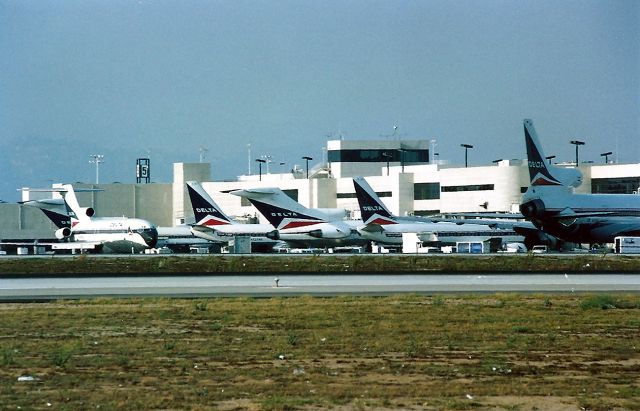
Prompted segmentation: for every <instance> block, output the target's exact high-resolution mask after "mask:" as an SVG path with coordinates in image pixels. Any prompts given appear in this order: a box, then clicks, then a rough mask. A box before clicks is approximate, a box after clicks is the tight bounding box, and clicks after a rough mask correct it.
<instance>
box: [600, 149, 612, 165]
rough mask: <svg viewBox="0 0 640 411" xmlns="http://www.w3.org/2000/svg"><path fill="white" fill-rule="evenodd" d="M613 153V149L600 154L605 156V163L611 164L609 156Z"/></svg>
mask: <svg viewBox="0 0 640 411" xmlns="http://www.w3.org/2000/svg"><path fill="white" fill-rule="evenodd" d="M611 154H613V152H612V151H607V152H606V153H602V154H600V157H604V163H605V164H609V156H610V155H611Z"/></svg>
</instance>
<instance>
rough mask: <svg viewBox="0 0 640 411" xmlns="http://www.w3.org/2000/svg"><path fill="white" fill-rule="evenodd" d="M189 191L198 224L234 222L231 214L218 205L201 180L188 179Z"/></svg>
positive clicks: (210, 225) (217, 224)
mask: <svg viewBox="0 0 640 411" xmlns="http://www.w3.org/2000/svg"><path fill="white" fill-rule="evenodd" d="M187 191H188V192H189V198H190V199H191V207H192V208H193V214H194V216H195V218H196V225H204V226H208V227H213V226H219V225H228V224H232V221H231V219H230V218H229V216H227V215H226V214H225V213H224V212H223V211H222V210H221V209H220V207H218V205H217V204H216V203H215V201H213V199H212V198H211V196H210V195H209V194H208V193H207V192H206V191H205V190H204V188H202V185H201V184H200V183H199V182H197V181H187Z"/></svg>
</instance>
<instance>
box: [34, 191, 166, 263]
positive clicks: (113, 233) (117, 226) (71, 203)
mask: <svg viewBox="0 0 640 411" xmlns="http://www.w3.org/2000/svg"><path fill="white" fill-rule="evenodd" d="M32 191H43V190H32ZM46 191H54V192H58V193H60V194H61V195H62V204H63V205H64V208H65V211H66V212H65V214H61V213H58V212H55V211H52V210H49V209H47V208H46V205H55V204H60V203H59V200H57V201H56V200H55V199H54V200H51V201H49V202H47V201H42V200H41V201H40V202H26V203H25V204H27V205H35V206H37V207H39V208H40V209H41V210H42V211H43V212H44V213H45V215H46V216H47V217H49V219H50V220H51V221H52V222H53V223H54V224H55V225H56V227H58V229H57V230H56V231H55V233H54V235H55V237H56V238H57V239H58V240H64V242H58V243H39V245H42V246H51V248H52V249H53V250H62V249H66V250H80V251H84V250H99V251H102V252H105V253H139V252H141V251H144V250H146V249H149V248H154V247H155V246H156V243H157V241H158V230H157V228H156V226H154V225H153V224H151V223H150V222H149V221H147V220H143V219H140V218H127V217H93V216H94V214H95V211H94V210H93V208H91V207H80V204H79V203H78V199H77V198H76V195H75V191H74V189H73V186H72V185H71V184H63V185H62V186H61V188H59V189H47V190H46Z"/></svg>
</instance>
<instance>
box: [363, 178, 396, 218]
mask: <svg viewBox="0 0 640 411" xmlns="http://www.w3.org/2000/svg"><path fill="white" fill-rule="evenodd" d="M365 185H366V187H364V186H365ZM353 187H354V188H355V190H356V197H357V198H358V204H359V205H360V214H362V221H363V222H364V223H365V224H379V225H387V224H398V222H397V221H396V220H395V218H394V217H393V215H391V213H390V212H389V210H387V208H386V207H385V206H384V205H383V204H382V203H381V201H380V199H379V198H378V196H377V195H375V196H374V194H372V193H373V189H372V188H371V187H370V186H369V184H368V183H367V182H366V180H365V179H364V178H362V177H360V178H358V177H356V178H354V179H353ZM367 188H368V189H367Z"/></svg>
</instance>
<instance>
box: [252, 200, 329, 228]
mask: <svg viewBox="0 0 640 411" xmlns="http://www.w3.org/2000/svg"><path fill="white" fill-rule="evenodd" d="M248 200H249V201H250V202H251V204H253V206H254V207H255V208H257V209H258V211H259V212H260V213H261V214H262V215H263V216H265V218H266V219H267V220H269V223H270V224H271V225H272V226H274V227H275V228H277V229H278V230H285V229H287V228H299V227H306V226H310V225H314V224H320V223H326V221H325V220H322V219H320V218H316V217H312V216H308V215H305V214H302V213H297V212H295V211H291V210H287V209H286V208H281V207H277V206H274V205H272V204H267V203H263V202H262V201H258V200H254V199H251V198H249V199H248Z"/></svg>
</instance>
